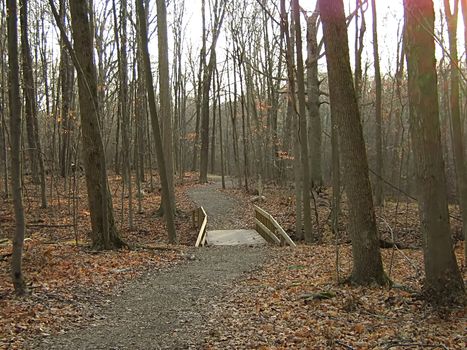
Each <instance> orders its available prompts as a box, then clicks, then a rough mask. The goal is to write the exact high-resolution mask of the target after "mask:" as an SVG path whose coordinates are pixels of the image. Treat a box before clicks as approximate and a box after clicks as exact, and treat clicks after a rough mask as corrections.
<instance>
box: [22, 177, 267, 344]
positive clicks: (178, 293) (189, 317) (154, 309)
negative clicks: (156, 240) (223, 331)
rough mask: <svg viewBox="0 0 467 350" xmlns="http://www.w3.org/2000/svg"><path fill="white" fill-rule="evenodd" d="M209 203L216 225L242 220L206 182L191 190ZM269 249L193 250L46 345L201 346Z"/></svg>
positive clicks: (196, 197)
mask: <svg viewBox="0 0 467 350" xmlns="http://www.w3.org/2000/svg"><path fill="white" fill-rule="evenodd" d="M189 195H190V196H191V197H192V198H193V200H195V201H196V202H197V203H198V204H201V205H203V206H205V208H206V210H207V212H208V215H210V219H211V220H212V221H214V222H215V228H222V227H224V226H226V225H228V224H229V223H231V222H234V221H235V220H236V218H235V217H234V216H235V211H236V206H237V203H236V202H235V201H234V200H233V199H231V198H229V197H228V196H226V195H224V194H222V193H220V192H218V191H216V185H206V186H201V187H199V188H196V189H193V190H191V191H190V193H189ZM267 255H268V254H267V248H266V247H255V248H252V247H248V246H234V247H211V248H202V249H197V250H195V249H193V250H192V251H191V255H189V259H187V263H185V264H181V265H178V266H176V267H174V268H172V269H169V270H166V271H163V272H155V273H150V274H148V275H146V276H145V277H143V278H141V279H139V280H136V281H135V282H134V283H131V284H130V285H128V286H127V287H126V288H125V289H124V290H123V291H122V293H120V295H117V296H115V297H114V298H113V299H112V300H110V301H109V303H108V305H107V306H105V307H101V308H98V309H97V310H95V315H96V320H95V321H94V322H92V323H91V324H89V325H87V326H86V327H85V328H83V329H80V330H76V331H74V332H71V333H67V334H64V335H61V336H58V337H52V338H46V339H45V340H44V341H43V342H42V343H41V344H35V345H34V346H31V348H40V349H67V350H71V349H200V348H203V340H204V338H205V337H206V336H207V335H209V334H210V332H212V331H213V329H215V327H216V325H217V321H216V319H215V315H213V314H212V310H213V309H215V306H216V305H218V304H220V303H221V301H222V298H223V295H224V294H225V293H227V292H228V291H229V290H230V289H231V288H232V286H233V284H234V283H235V281H236V280H237V279H238V278H241V276H242V275H243V274H244V273H245V272H249V271H252V270H254V269H255V268H258V267H259V266H260V265H261V264H262V262H263V261H264V259H265V258H266V257H267Z"/></svg>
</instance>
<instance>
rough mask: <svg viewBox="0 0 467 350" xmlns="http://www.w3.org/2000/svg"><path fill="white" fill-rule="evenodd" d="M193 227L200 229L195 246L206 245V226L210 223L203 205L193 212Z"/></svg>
mask: <svg viewBox="0 0 467 350" xmlns="http://www.w3.org/2000/svg"><path fill="white" fill-rule="evenodd" d="M192 222H193V227H196V228H198V229H199V232H198V238H197V239H196V243H195V247H199V246H204V244H205V243H206V233H207V230H206V226H207V224H208V216H207V214H206V212H205V211H204V208H203V207H199V208H197V209H195V210H193V212H192Z"/></svg>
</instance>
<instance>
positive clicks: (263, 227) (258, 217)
mask: <svg viewBox="0 0 467 350" xmlns="http://www.w3.org/2000/svg"><path fill="white" fill-rule="evenodd" d="M192 221H193V226H194V227H196V228H197V229H198V230H199V232H198V238H197V239H196V244H195V246H196V247H202V246H205V245H243V244H245V245H258V244H266V243H270V244H275V245H290V246H292V247H295V243H294V241H292V239H291V238H290V237H289V235H288V234H287V233H286V232H285V231H284V229H283V228H282V227H281V226H280V225H279V223H278V222H277V221H276V220H275V219H274V217H273V216H272V215H271V214H269V213H268V212H267V211H265V210H264V209H261V208H260V207H258V206H255V224H256V227H255V229H254V230H252V229H250V230H248V229H235V230H214V231H208V230H207V224H208V215H207V214H206V211H205V210H204V208H203V207H199V208H197V209H195V210H194V211H193V213H192Z"/></svg>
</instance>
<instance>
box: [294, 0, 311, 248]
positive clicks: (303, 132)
mask: <svg viewBox="0 0 467 350" xmlns="http://www.w3.org/2000/svg"><path fill="white" fill-rule="evenodd" d="M292 12H293V16H294V25H295V45H296V48H297V50H296V56H297V66H296V67H297V87H298V106H295V108H296V109H297V107H298V110H296V112H298V120H299V134H298V140H299V142H300V156H301V165H302V186H303V187H302V198H303V234H304V237H305V241H306V242H307V243H310V242H312V240H313V238H314V237H313V232H312V229H313V227H312V223H311V206H310V193H311V188H310V180H311V178H310V165H309V156H308V129H307V121H306V102H305V73H304V70H303V54H302V31H301V27H300V11H299V5H298V0H293V1H292Z"/></svg>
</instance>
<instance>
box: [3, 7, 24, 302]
mask: <svg viewBox="0 0 467 350" xmlns="http://www.w3.org/2000/svg"><path fill="white" fill-rule="evenodd" d="M7 9H8V11H7V13H8V15H7V22H8V68H9V70H8V78H9V82H10V88H9V90H8V91H9V101H10V102H9V104H10V133H11V140H10V142H11V191H12V194H13V205H14V212H15V224H16V226H15V235H14V237H13V252H12V256H11V275H12V278H13V286H14V288H15V293H16V294H17V295H23V294H25V293H26V292H27V289H26V283H25V281H24V276H23V270H22V259H23V242H24V234H25V231H26V225H25V219H24V207H23V196H22V193H21V155H20V144H21V99H20V94H19V64H18V61H19V59H18V26H17V23H18V20H17V6H16V0H8V1H7Z"/></svg>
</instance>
